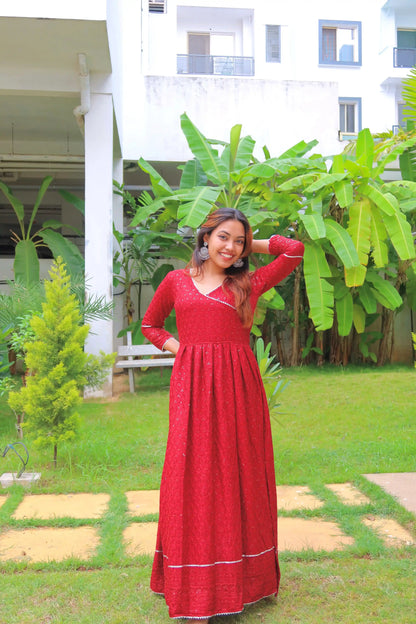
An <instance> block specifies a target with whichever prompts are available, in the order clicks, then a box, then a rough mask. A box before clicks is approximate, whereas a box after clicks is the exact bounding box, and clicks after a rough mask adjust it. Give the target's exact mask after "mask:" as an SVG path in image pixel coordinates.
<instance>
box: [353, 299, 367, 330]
mask: <svg viewBox="0 0 416 624" xmlns="http://www.w3.org/2000/svg"><path fill="white" fill-rule="evenodd" d="M353 321H354V327H355V331H356V332H357V334H363V333H364V331H365V312H364V310H363V308H362V307H361V306H360V305H358V304H357V303H354V305H353Z"/></svg>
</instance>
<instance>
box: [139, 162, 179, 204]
mask: <svg viewBox="0 0 416 624" xmlns="http://www.w3.org/2000/svg"><path fill="white" fill-rule="evenodd" d="M137 164H138V165H139V167H140V169H142V170H143V171H144V172H145V173H147V175H148V176H149V178H150V184H151V185H152V189H153V193H154V195H155V197H167V196H168V195H171V194H172V189H171V188H170V186H169V184H168V183H167V182H166V180H164V179H163V178H162V176H161V175H160V173H158V172H157V171H156V169H154V167H152V165H151V164H150V163H148V162H147V161H146V160H144V158H140V159H139V160H138V162H137Z"/></svg>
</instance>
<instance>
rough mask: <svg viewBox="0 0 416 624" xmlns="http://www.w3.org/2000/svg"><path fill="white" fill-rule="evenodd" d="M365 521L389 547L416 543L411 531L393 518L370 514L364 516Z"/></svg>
mask: <svg viewBox="0 0 416 624" xmlns="http://www.w3.org/2000/svg"><path fill="white" fill-rule="evenodd" d="M363 523H364V524H365V526H367V527H368V528H370V529H371V530H372V531H374V532H375V533H377V534H378V535H379V537H380V538H381V539H382V540H383V542H384V543H385V545H386V546H387V547H388V548H391V547H393V548H400V547H401V546H414V545H416V541H415V540H414V539H413V537H412V535H411V534H410V533H409V531H406V529H404V528H403V527H402V526H401V525H400V524H399V523H398V522H396V520H393V519H392V518H380V517H376V516H368V517H367V518H363Z"/></svg>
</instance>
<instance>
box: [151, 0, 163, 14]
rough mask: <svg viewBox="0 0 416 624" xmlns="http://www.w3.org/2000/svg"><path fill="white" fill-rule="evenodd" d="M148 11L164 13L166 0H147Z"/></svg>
mask: <svg viewBox="0 0 416 624" xmlns="http://www.w3.org/2000/svg"><path fill="white" fill-rule="evenodd" d="M149 12H150V13H165V12H166V0H149Z"/></svg>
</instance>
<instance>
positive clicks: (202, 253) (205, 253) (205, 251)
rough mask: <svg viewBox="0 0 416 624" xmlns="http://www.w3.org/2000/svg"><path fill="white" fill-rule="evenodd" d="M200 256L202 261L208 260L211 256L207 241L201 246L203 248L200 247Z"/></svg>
mask: <svg viewBox="0 0 416 624" xmlns="http://www.w3.org/2000/svg"><path fill="white" fill-rule="evenodd" d="M199 257H200V258H201V260H202V262H205V260H208V258H209V251H208V243H207V241H205V242H204V246H203V247H201V249H199Z"/></svg>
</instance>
